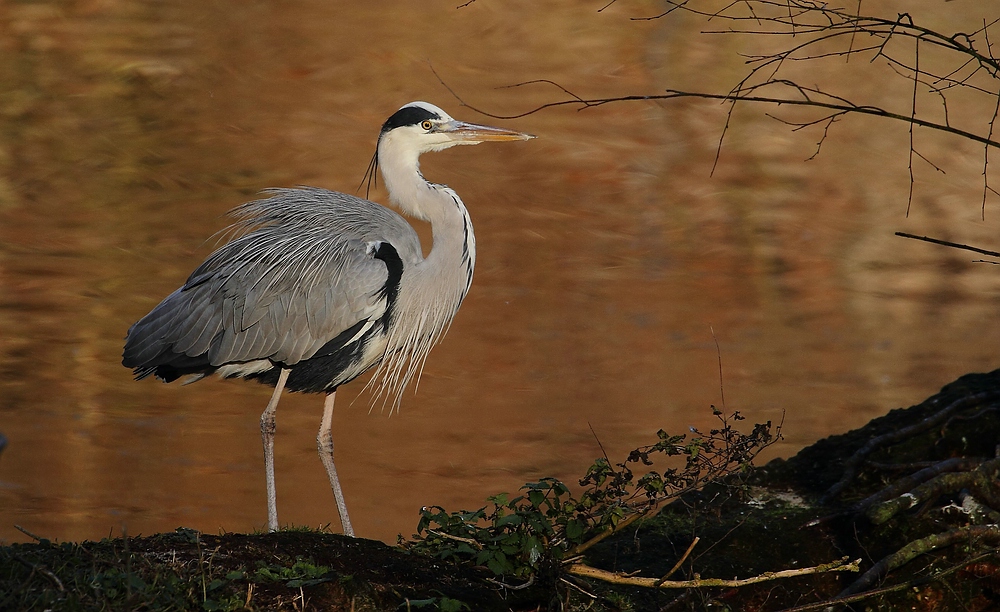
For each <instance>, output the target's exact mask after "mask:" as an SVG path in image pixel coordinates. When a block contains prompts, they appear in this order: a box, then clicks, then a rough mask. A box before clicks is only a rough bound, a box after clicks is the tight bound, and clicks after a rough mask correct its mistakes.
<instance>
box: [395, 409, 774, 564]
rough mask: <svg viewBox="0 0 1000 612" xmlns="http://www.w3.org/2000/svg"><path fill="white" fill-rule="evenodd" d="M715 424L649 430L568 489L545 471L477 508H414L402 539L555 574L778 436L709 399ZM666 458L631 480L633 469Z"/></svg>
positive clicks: (746, 461)
mask: <svg viewBox="0 0 1000 612" xmlns="http://www.w3.org/2000/svg"><path fill="white" fill-rule="evenodd" d="M712 412H713V414H714V415H715V417H716V418H718V419H719V421H720V426H719V427H718V428H714V429H711V430H709V431H708V432H707V433H703V432H701V431H699V430H697V429H692V431H691V437H690V438H689V437H688V434H684V435H670V434H668V433H667V432H666V431H664V430H662V429H661V430H660V431H658V432H657V438H658V440H657V441H656V442H655V443H653V444H650V445H647V446H641V447H639V448H636V449H635V450H633V451H632V452H630V453H629V455H628V457H627V458H626V459H625V460H624V461H622V462H621V463H616V464H612V462H611V460H610V459H608V457H607V456H606V455H605V456H604V457H601V458H599V459H597V460H596V461H595V462H594V463H593V464H592V465H591V466H590V468H589V469H588V470H587V472H586V474H585V475H584V477H583V478H582V479H581V480H580V486H581V487H583V491H582V492H581V493H580V495H579V496H574V495H573V494H572V492H571V491H570V489H569V487H568V486H566V485H565V484H564V483H562V482H561V481H559V480H557V479H555V478H542V479H541V480H539V481H537V482H529V483H527V484H525V485H524V486H523V487H521V488H520V491H521V492H522V494H521V495H518V496H516V497H513V498H511V497H510V496H509V495H508V494H507V493H500V494H498V495H493V496H491V497H489V498H487V500H486V501H487V503H488V505H487V506H484V507H482V508H480V509H479V510H476V511H473V512H470V511H460V512H448V511H446V510H445V509H444V508H442V507H440V506H430V507H425V508H423V509H421V512H420V521H419V523H418V524H417V533H416V535H414V539H413V541H412V542H409V543H407V544H408V546H409V547H410V548H411V549H412V550H414V551H417V552H421V553H425V554H430V555H434V556H436V557H439V558H441V559H454V560H462V561H471V562H473V563H475V564H476V565H482V566H485V567H488V568H489V569H490V570H492V571H493V573H495V574H497V575H501V576H512V577H515V578H519V579H524V580H526V579H532V578H533V577H534V576H536V575H537V574H539V573H542V574H548V573H553V572H557V571H558V569H559V567H560V565H562V564H563V563H567V562H572V561H573V560H574V558H575V557H576V556H577V555H579V554H580V553H582V552H583V551H584V550H586V549H587V548H589V547H591V546H593V545H594V544H596V543H597V542H599V541H601V540H603V539H604V538H606V537H607V536H609V535H611V534H612V533H614V532H615V531H616V530H619V529H621V528H623V527H625V526H626V525H628V524H630V523H632V522H633V521H635V520H638V519H639V518H642V517H649V516H652V515H653V514H655V513H656V511H658V509H659V508H661V507H662V505H663V504H664V502H666V501H668V500H670V499H673V498H676V497H678V496H680V495H683V494H684V493H686V492H688V491H692V490H694V489H698V488H700V487H703V486H704V485H706V484H708V483H709V482H713V481H716V480H719V479H720V478H723V477H726V476H729V475H733V474H740V473H745V472H746V471H747V470H749V469H750V467H751V464H752V461H753V459H754V457H756V456H757V454H758V453H760V451H761V450H763V449H764V448H767V447H768V446H770V445H771V444H773V443H774V442H775V441H777V440H778V439H780V436H781V426H780V425H778V427H777V428H776V429H775V431H773V432H772V427H771V423H770V421H768V422H767V423H763V424H757V425H755V426H754V427H753V430H752V431H751V432H750V433H748V434H743V433H741V432H739V431H738V430H737V429H735V428H734V427H733V425H732V423H733V422H738V421H742V420H744V419H743V417H742V416H741V415H740V413H739V412H734V413H733V414H732V415H730V416H729V417H728V418H727V417H726V416H725V415H724V414H723V413H722V411H720V410H718V409H717V408H716V407H715V406H712ZM657 460H665V461H666V462H667V463H668V464H669V463H672V464H673V465H667V466H666V467H662V468H661V469H652V470H650V471H647V472H646V473H645V474H643V475H641V476H639V477H638V478H637V477H636V473H635V470H637V469H644V468H649V467H654V466H655V465H656V463H657Z"/></svg>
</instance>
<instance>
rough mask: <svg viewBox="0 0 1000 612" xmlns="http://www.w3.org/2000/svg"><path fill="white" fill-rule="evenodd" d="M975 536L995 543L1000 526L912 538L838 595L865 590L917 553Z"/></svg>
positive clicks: (962, 529) (953, 530)
mask: <svg viewBox="0 0 1000 612" xmlns="http://www.w3.org/2000/svg"><path fill="white" fill-rule="evenodd" d="M977 538H982V539H985V540H987V541H989V542H990V543H994V544H995V543H996V542H998V541H1000V527H998V526H997V525H969V526H966V527H960V528H958V529H952V530H950V531H946V532H944V533H936V534H934V535H931V536H927V537H926V538H921V539H919V540H914V541H913V542H910V543H909V544H907V545H906V546H904V547H902V548H900V549H899V550H898V551H896V552H894V553H892V554H890V555H886V556H885V557H883V558H882V560H881V561H879V562H878V563H876V564H875V565H874V566H872V567H871V569H869V570H868V571H867V572H865V573H864V574H862V575H861V576H860V577H859V578H858V579H857V580H855V581H854V582H853V583H852V584H851V585H850V586H848V587H847V588H846V589H844V590H843V591H842V592H841V593H840V595H839V597H843V596H846V595H853V594H854V593H858V592H860V591H863V590H865V589H866V588H868V587H869V586H871V585H873V584H875V583H876V582H877V581H878V580H879V579H881V578H882V577H883V576H885V575H886V574H888V573H889V572H891V571H892V570H894V569H896V568H898V567H901V566H902V565H905V564H906V563H909V562H910V561H912V560H913V559H914V558H916V557H917V556H919V555H922V554H925V553H928V552H931V551H932V550H937V549H939V548H944V547H946V546H951V545H952V544H955V543H957V542H961V541H966V540H971V539H977Z"/></svg>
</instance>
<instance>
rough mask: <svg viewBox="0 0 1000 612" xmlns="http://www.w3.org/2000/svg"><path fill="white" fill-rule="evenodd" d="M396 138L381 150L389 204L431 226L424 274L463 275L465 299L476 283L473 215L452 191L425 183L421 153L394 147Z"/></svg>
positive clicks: (384, 141) (388, 138)
mask: <svg viewBox="0 0 1000 612" xmlns="http://www.w3.org/2000/svg"><path fill="white" fill-rule="evenodd" d="M392 136H393V135H392V134H391V133H390V134H387V135H386V136H385V137H384V138H382V139H381V140H380V142H379V149H378V162H379V166H380V167H381V169H382V177H383V178H384V180H385V186H386V189H387V190H388V191H389V200H390V201H391V202H392V203H393V204H394V205H395V206H396V207H398V208H399V210H400V211H402V212H403V213H404V214H406V215H409V216H411V217H414V218H417V219H420V220H422V221H428V222H430V224H431V229H432V232H433V237H434V244H433V245H432V247H431V252H430V254H429V255H428V256H427V259H426V260H425V261H424V262H421V264H422V265H421V266H420V267H421V268H424V270H421V272H424V273H426V272H433V273H435V274H438V275H440V274H444V275H446V276H450V275H451V274H450V273H451V272H461V273H462V276H468V278H467V279H462V280H463V282H462V283H461V284H462V285H463V290H462V297H464V296H465V292H466V291H468V285H469V283H471V282H472V278H471V277H472V267H473V265H474V264H475V260H476V237H475V234H474V233H473V231H472V221H471V219H470V218H469V211H468V210H466V208H465V204H464V203H463V202H462V199H461V198H459V197H458V194H456V193H455V192H454V191H453V190H452V189H449V188H448V187H446V186H444V185H438V184H435V183H431V182H429V181H427V180H426V179H424V177H423V175H422V174H420V162H419V155H420V153H419V151H417V150H416V149H414V148H412V147H406V146H393V145H394V144H395V145H398V144H399V143H392V142H391V138H392ZM456 280H457V279H456ZM460 299H461V298H460ZM456 307H457V305H456Z"/></svg>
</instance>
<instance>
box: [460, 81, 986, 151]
mask: <svg viewBox="0 0 1000 612" xmlns="http://www.w3.org/2000/svg"><path fill="white" fill-rule="evenodd" d="M776 84H780V85H788V83H786V82H783V81H772V82H769V83H762V84H761V85H755V86H754V89H759V88H760V87H762V86H764V85H776ZM518 85H521V84H518ZM518 85H515V86H518ZM820 93H822V94H823V95H829V94H826V93H825V92H820ZM455 98H456V99H457V100H459V101H460V102H461V103H462V105H463V106H465V107H467V108H469V109H470V110H472V111H473V112H476V113H479V114H480V115H483V116H485V117H491V118H493V119H520V118H521V117H527V116H528V115H533V114H535V113H537V112H540V111H542V110H545V109H548V108H556V107H560V106H571V105H576V104H579V105H583V106H584V107H586V108H591V107H597V106H604V105H605V104H612V103H616V102H639V101H644V102H649V101H656V100H672V99H676V98H702V99H705V100H723V101H731V102H734V103H735V102H758V103H764V104H777V105H779V106H781V105H790V106H806V107H814V108H825V109H828V110H835V111H843V112H844V113H845V114H846V113H858V114H862V115H872V116H876V117H883V118H886V119H895V120H897V121H904V122H907V123H910V122H912V123H913V124H915V125H918V126H920V127H926V128H930V129H933V130H938V131H942V132H947V133H949V134H954V135H957V136H961V137H963V138H968V139H969V140H972V141H975V142H978V143H980V144H984V145H986V146H988V147H1000V141H996V140H993V139H992V134H990V137H984V136H980V135H978V134H974V133H972V132H968V131H966V130H961V129H958V128H955V127H952V126H949V125H944V124H941V123H938V122H935V121H928V120H926V119H921V118H919V117H910V116H909V115H901V114H899V113H893V112H890V111H888V110H885V109H883V108H880V107H877V106H869V105H863V106H859V105H851V104H843V103H842V104H838V103H832V102H821V101H817V100H810V99H807V100H798V99H791V98H777V97H771V96H751V95H744V94H742V93H736V94H713V93H707V92H696V91H682V90H678V89H668V90H666V93H664V94H654V95H627V96H617V97H612V98H583V99H574V100H559V101H556V102H547V103H545V104H540V105H538V106H536V107H535V108H533V109H531V110H528V111H524V112H521V113H515V114H512V115H500V114H496V113H491V112H488V111H485V110H483V109H481V108H479V107H476V106H473V105H471V104H468V103H467V102H465V101H463V100H462V99H461V98H460V97H458V96H455Z"/></svg>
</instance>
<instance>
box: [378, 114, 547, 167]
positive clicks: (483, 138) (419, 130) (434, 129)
mask: <svg viewBox="0 0 1000 612" xmlns="http://www.w3.org/2000/svg"><path fill="white" fill-rule="evenodd" d="M530 138H534V136H532V135H531V134H523V133H521V132H515V131H513V130H507V129H504V128H496V127H490V126H487V125H477V124H475V123H465V122H464V121H456V120H455V119H452V118H451V116H450V115H448V113H446V112H444V111H443V110H441V109H440V108H438V107H436V106H434V105H433V104H428V103H427V102H410V103H409V104H407V105H405V106H403V107H402V108H400V109H399V110H398V111H396V112H395V113H393V115H392V116H391V117H389V118H388V119H387V120H386V122H385V123H384V124H382V132H381V133H380V134H379V137H378V143H379V150H380V152H381V151H382V150H383V149H385V150H388V149H392V150H393V152H398V153H402V154H403V155H407V154H410V155H420V154H421V153H427V152H429V151H442V150H444V149H447V148H449V147H454V146H455V145H474V144H479V143H481V142H498V141H508V140H528V139H530Z"/></svg>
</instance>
